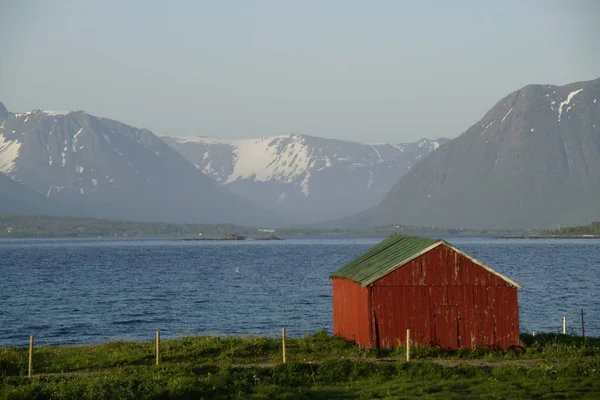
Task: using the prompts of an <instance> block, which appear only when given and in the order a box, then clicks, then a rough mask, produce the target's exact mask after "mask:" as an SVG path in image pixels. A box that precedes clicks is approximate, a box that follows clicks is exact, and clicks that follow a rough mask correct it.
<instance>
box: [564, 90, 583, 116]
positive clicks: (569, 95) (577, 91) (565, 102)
mask: <svg viewBox="0 0 600 400" xmlns="http://www.w3.org/2000/svg"><path fill="white" fill-rule="evenodd" d="M581 91H583V88H582V89H578V90H575V91H573V92H571V93H569V94H568V95H567V99H566V100H565V101H562V102H561V103H560V104H559V105H558V122H560V117H561V115H562V109H563V107H564V106H566V105H569V103H570V102H571V100H572V99H573V97H575V95H577V93H579V92H581ZM570 108H571V107H569V108H567V111H569V109H570Z"/></svg>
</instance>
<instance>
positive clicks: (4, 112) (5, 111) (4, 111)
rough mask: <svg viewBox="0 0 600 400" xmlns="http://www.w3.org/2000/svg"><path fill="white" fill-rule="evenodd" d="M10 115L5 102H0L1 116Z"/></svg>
mask: <svg viewBox="0 0 600 400" xmlns="http://www.w3.org/2000/svg"><path fill="white" fill-rule="evenodd" d="M6 117H8V110H7V109H6V107H4V104H3V103H2V102H0V118H6Z"/></svg>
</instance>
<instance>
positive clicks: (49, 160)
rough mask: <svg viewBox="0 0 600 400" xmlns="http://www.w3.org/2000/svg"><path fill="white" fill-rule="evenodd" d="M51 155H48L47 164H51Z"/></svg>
mask: <svg viewBox="0 0 600 400" xmlns="http://www.w3.org/2000/svg"><path fill="white" fill-rule="evenodd" d="M52 163H53V161H52V156H48V165H50V166H52Z"/></svg>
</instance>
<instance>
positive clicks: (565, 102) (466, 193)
mask: <svg viewBox="0 0 600 400" xmlns="http://www.w3.org/2000/svg"><path fill="white" fill-rule="evenodd" d="M598 197H600V79H596V80H593V81H586V82H575V83H570V84H567V85H563V86H553V85H528V86H525V87H523V88H521V89H519V90H516V91H514V92H512V93H510V94H509V95H507V96H505V97H504V98H502V99H501V100H500V101H498V103H496V105H494V107H492V108H491V109H490V110H489V111H488V112H487V113H486V114H485V116H484V117H483V118H482V119H481V120H480V121H478V122H477V123H475V124H474V125H473V126H471V127H470V128H469V129H468V130H467V131H466V132H464V133H463V134H462V135H460V136H459V137H457V138H456V139H454V140H452V141H450V142H449V143H447V144H446V145H445V146H443V148H442V149H440V151H436V152H433V153H432V154H431V155H430V156H428V157H427V158H426V159H424V160H423V161H422V162H420V163H418V164H417V165H416V166H415V167H414V168H413V169H412V170H411V171H409V173H408V174H406V175H405V176H404V177H403V178H402V179H400V181H399V182H398V183H397V184H396V185H395V186H394V187H393V188H392V190H391V191H390V193H389V194H388V195H387V196H386V198H384V200H383V201H382V202H381V203H380V205H379V206H378V207H377V208H376V209H375V210H373V211H372V212H371V217H367V220H365V221H363V222H366V223H368V224H372V225H383V224H386V223H389V222H390V221H393V222H394V223H399V224H413V225H431V226H446V227H473V228H494V227H495V228H547V227H552V226H556V224H561V225H581V224H583V223H587V222H589V220H590V219H593V218H597V215H598V212H599V210H600V209H599V208H598V201H597V199H598ZM369 218H370V220H369Z"/></svg>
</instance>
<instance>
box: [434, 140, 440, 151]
mask: <svg viewBox="0 0 600 400" xmlns="http://www.w3.org/2000/svg"><path fill="white" fill-rule="evenodd" d="M432 144H433V149H434V150H437V148H438V147H440V142H438V141H434V142H432Z"/></svg>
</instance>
